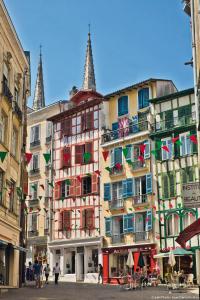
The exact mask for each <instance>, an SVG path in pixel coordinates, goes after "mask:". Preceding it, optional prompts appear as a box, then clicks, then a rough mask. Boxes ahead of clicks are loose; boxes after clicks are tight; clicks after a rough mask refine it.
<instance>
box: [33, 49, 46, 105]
mask: <svg viewBox="0 0 200 300" xmlns="http://www.w3.org/2000/svg"><path fill="white" fill-rule="evenodd" d="M42 107H45V99H44V83H43V70H42V53H41V46H40V59H39V64H38V72H37V80H36V85H35V93H34V99H33V109H34V110H38V109H40V108H42Z"/></svg>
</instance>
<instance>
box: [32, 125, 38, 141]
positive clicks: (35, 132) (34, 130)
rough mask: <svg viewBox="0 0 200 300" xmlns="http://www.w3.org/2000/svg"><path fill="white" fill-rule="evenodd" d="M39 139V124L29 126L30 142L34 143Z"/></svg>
mask: <svg viewBox="0 0 200 300" xmlns="http://www.w3.org/2000/svg"><path fill="white" fill-rule="evenodd" d="M39 141H40V125H37V126H34V127H31V139H30V142H31V143H36V142H39Z"/></svg>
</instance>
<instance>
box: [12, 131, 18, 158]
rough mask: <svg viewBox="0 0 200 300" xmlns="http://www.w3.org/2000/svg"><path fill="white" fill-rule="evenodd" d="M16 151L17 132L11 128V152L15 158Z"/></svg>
mask: <svg viewBox="0 0 200 300" xmlns="http://www.w3.org/2000/svg"><path fill="white" fill-rule="evenodd" d="M17 150H18V131H17V130H16V129H15V128H13V132H12V150H11V152H12V154H13V155H14V156H15V157H16V156H17Z"/></svg>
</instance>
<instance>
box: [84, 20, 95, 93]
mask: <svg viewBox="0 0 200 300" xmlns="http://www.w3.org/2000/svg"><path fill="white" fill-rule="evenodd" d="M82 88H83V90H93V91H96V83H95V74H94V64H93V57H92V46H91V39H90V25H89V32H88V41H87V51H86V58H85V68H84V78H83V87H82Z"/></svg>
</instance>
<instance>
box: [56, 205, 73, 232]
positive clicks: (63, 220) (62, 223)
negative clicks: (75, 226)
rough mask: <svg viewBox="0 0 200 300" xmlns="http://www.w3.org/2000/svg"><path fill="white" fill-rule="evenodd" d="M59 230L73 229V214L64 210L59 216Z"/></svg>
mask: <svg viewBox="0 0 200 300" xmlns="http://www.w3.org/2000/svg"><path fill="white" fill-rule="evenodd" d="M58 219H59V220H58V230H61V231H64V230H69V229H70V227H71V212H70V211H68V210H64V211H63V212H61V213H60V214H59V218H58Z"/></svg>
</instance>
